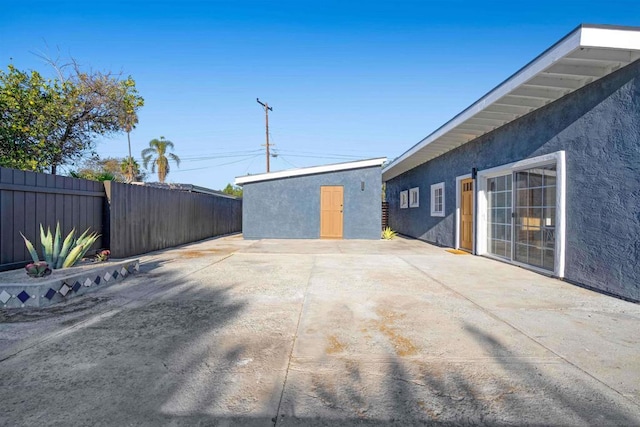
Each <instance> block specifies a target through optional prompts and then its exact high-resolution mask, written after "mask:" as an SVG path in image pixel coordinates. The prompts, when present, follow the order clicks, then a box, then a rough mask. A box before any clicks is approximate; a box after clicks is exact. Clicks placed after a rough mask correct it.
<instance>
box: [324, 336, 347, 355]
mask: <svg viewBox="0 0 640 427" xmlns="http://www.w3.org/2000/svg"><path fill="white" fill-rule="evenodd" d="M327 340H328V341H329V343H328V344H327V348H326V349H325V351H326V353H327V354H335V353H342V352H343V351H344V349H345V345H344V344H343V343H341V342H340V341H339V340H338V338H336V336H335V335H331V336H330V337H329V338H328V339H327Z"/></svg>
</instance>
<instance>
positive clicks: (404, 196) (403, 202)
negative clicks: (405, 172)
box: [400, 190, 409, 209]
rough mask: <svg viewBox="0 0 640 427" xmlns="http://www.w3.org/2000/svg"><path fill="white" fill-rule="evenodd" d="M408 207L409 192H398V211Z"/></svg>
mask: <svg viewBox="0 0 640 427" xmlns="http://www.w3.org/2000/svg"><path fill="white" fill-rule="evenodd" d="M408 207H409V192H408V191H407V190H405V191H401V192H400V209H406V208H408Z"/></svg>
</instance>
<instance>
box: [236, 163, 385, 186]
mask: <svg viewBox="0 0 640 427" xmlns="http://www.w3.org/2000/svg"><path fill="white" fill-rule="evenodd" d="M386 161H387V158H386V157H379V158H375V159H367V160H358V161H355V162H347V163H334V164H331V165H323V166H312V167H308V168H298V169H288V170H284V171H279V172H269V173H261V174H258V175H246V176H239V177H237V178H236V180H235V185H243V184H249V183H251V182H258V181H270V180H272V179H280V178H291V177H294V176H303V175H313V174H318V173H327V172H337V171H344V170H349V169H361V168H368V167H372V166H382V164H383V163H384V162H386Z"/></svg>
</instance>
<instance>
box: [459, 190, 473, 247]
mask: <svg viewBox="0 0 640 427" xmlns="http://www.w3.org/2000/svg"><path fill="white" fill-rule="evenodd" d="M460 185H461V186H462V187H461V188H460V193H461V203H460V249H466V250H468V251H473V180H472V179H465V180H464V181H462V182H461V183H460Z"/></svg>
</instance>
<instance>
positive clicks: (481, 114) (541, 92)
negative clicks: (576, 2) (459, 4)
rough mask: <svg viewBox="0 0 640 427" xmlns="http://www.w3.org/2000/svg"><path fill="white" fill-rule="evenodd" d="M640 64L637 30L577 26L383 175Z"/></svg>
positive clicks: (400, 170) (391, 174) (387, 176)
mask: <svg viewBox="0 0 640 427" xmlns="http://www.w3.org/2000/svg"><path fill="white" fill-rule="evenodd" d="M638 59H640V28H632V27H613V26H595V25H581V26H579V27H578V28H577V29H575V30H574V31H572V32H571V33H569V34H568V35H567V36H566V37H564V38H563V39H562V40H560V41H559V42H558V43H556V44H555V45H553V46H552V47H550V48H549V49H547V50H546V51H545V52H544V53H542V54H541V55H540V56H538V57H537V58H536V59H534V60H533V61H531V62H530V63H529V64H527V65H526V66H525V67H523V68H522V69H521V70H520V71H518V72H517V73H515V74H514V75H512V76H511V77H509V78H508V79H507V80H505V81H504V82H503V83H502V84H500V85H499V86H498V87H496V88H495V89H493V90H492V91H491V92H489V93H488V94H486V95H485V96H483V97H482V98H480V99H479V100H478V101H477V102H475V103H474V104H473V105H471V106H470V107H468V108H467V109H466V110H464V111H462V112H461V113H460V114H458V115H457V116H456V117H454V118H453V119H451V120H450V121H449V122H447V123H446V124H444V125H443V126H442V127H440V128H439V129H437V130H436V131H435V132H433V133H432V134H431V135H429V136H427V137H426V138H424V139H423V140H422V141H420V142H419V143H418V144H416V145H414V146H413V147H412V148H411V149H409V150H408V151H406V152H405V153H404V154H402V155H401V156H400V157H398V158H397V159H395V160H394V161H393V162H391V163H390V164H389V165H387V166H386V167H385V168H384V169H383V170H382V179H383V181H388V180H390V179H392V178H394V177H396V176H398V175H400V174H402V173H404V172H406V171H408V170H411V169H413V168H414V167H416V166H418V165H421V164H423V163H426V162H428V161H430V160H432V159H434V158H436V157H438V156H441V155H443V154H444V153H446V152H448V151H450V150H453V149H454V148H456V147H459V146H461V145H463V144H466V143H467V142H470V141H472V140H474V139H476V138H478V137H479V136H481V135H484V134H486V133H488V132H491V131H493V130H495V129H497V128H499V127H501V126H504V125H506V124H507V123H509V122H511V121H513V120H515V119H517V118H518V117H521V116H523V115H525V114H529V113H531V112H532V111H534V110H536V109H538V108H540V107H543V106H545V105H547V104H549V103H550V102H553V101H555V100H557V99H559V98H562V97H563V96H565V95H567V94H569V93H571V92H573V91H575V90H576V89H579V88H581V87H583V86H585V85H587V84H589V83H591V82H593V81H595V80H597V79H600V78H602V77H604V76H606V75H607V74H610V73H612V72H613V71H615V70H618V69H620V68H622V67H624V66H625V65H628V64H630V63H632V62H634V61H636V60H638Z"/></svg>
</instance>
